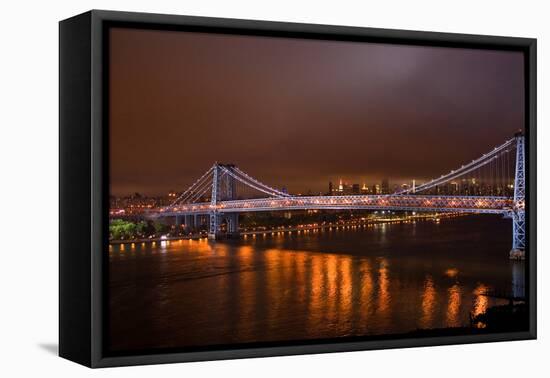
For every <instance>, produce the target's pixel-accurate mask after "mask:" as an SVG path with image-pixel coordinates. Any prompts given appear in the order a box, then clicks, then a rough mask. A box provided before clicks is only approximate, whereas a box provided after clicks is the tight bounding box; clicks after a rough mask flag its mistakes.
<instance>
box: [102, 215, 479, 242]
mask: <svg viewBox="0 0 550 378" xmlns="http://www.w3.org/2000/svg"><path fill="white" fill-rule="evenodd" d="M467 215H469V214H467V213H446V214H445V213H440V214H436V215H412V216H407V217H403V218H398V219H376V220H360V221H348V222H342V223H340V222H336V223H332V222H330V223H324V224H323V223H321V224H317V223H314V224H312V225H298V226H290V227H280V228H276V229H273V228H272V229H262V230H252V231H241V232H239V236H237V237H228V238H227V240H231V239H247V238H248V237H249V236H252V237H253V238H255V237H256V236H257V235H262V236H273V235H280V234H284V233H289V234H290V233H293V232H295V233H297V234H298V235H299V234H301V233H302V232H303V233H308V232H309V231H314V230H321V229H329V230H332V229H336V230H340V229H342V230H344V229H354V228H358V227H363V228H364V227H372V226H376V225H379V224H394V223H398V224H403V223H405V224H407V223H415V222H416V221H428V220H432V221H434V222H439V221H440V219H442V218H456V217H463V216H467ZM201 239H208V238H207V236H204V235H201V234H192V235H178V236H164V237H154V238H140V239H127V240H109V246H113V245H124V244H145V243H151V244H156V243H162V242H170V241H178V240H201Z"/></svg>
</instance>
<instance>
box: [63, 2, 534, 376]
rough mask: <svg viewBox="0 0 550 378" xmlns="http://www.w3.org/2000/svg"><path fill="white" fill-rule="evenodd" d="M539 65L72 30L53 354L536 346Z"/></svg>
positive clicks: (66, 53)
mask: <svg viewBox="0 0 550 378" xmlns="http://www.w3.org/2000/svg"><path fill="white" fill-rule="evenodd" d="M535 64H536V41H535V40H534V39H528V38H513V37H494V36H479V35H462V34H443V33H432V32H413V31H400V30H382V29H369V28H354V27H340V26H325V25H306V24H293V23H278V22H264V21H246V20H231V19H215V18H202V17H186V16H171V15H157V14H141V13H124V12H110V11H90V12H88V13H85V14H82V15H79V16H75V17H73V18H70V19H67V20H64V21H61V22H60V68H59V69H60V109H59V114H60V334H59V340H60V355H61V356H62V357H65V358H68V359H70V360H73V361H76V362H78V363H81V364H84V365H87V366H90V367H106V366H116V365H134V364H152V363H165V362H180V361H199V360H212V359H227V358H242V357H260V356H275V355H288V354H304V353H321V352H336V351H351V350H367V349H380V348H396V347H411V346H426V345H445V344H456V343H474V342H489V341H503V340H523V339H532V338H535V337H536V245H535V227H536V216H535V215H536V193H535V188H536V184H535V182H536V181H535V156H536V154H535V148H536V134H535V122H536V119H535V115H536V98H535V94H536V66H535ZM518 347H520V345H518Z"/></svg>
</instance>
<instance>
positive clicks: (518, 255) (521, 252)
mask: <svg viewBox="0 0 550 378" xmlns="http://www.w3.org/2000/svg"><path fill="white" fill-rule="evenodd" d="M525 223H526V222H525V136H524V135H523V134H522V133H518V134H516V175H515V180H514V208H513V210H512V232H513V242H512V250H511V251H510V258H511V259H520V260H523V259H524V258H525Z"/></svg>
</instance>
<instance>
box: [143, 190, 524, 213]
mask: <svg viewBox="0 0 550 378" xmlns="http://www.w3.org/2000/svg"><path fill="white" fill-rule="evenodd" d="M513 206H514V201H513V198H510V197H498V196H433V195H404V194H399V195H391V194H389V195H348V196H288V197H278V198H260V199H243V200H230V201H218V202H217V203H216V205H212V204H211V203H210V202H200V203H193V204H185V205H179V206H174V207H169V208H162V209H159V210H156V211H153V212H151V213H150V215H152V216H155V217H166V216H179V215H191V214H210V213H211V212H212V211H217V212H218V213H222V214H223V213H243V212H255V211H289V210H394V211H434V212H449V211H452V212H468V213H484V214H508V213H510V212H511V211H512V208H513Z"/></svg>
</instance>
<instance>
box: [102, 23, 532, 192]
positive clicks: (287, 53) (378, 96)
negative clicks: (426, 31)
mask: <svg viewBox="0 0 550 378" xmlns="http://www.w3.org/2000/svg"><path fill="white" fill-rule="evenodd" d="M110 70H111V75H110V77H111V81H110V88H111V91H110V116H109V123H110V132H111V135H110V141H111V150H110V154H111V158H110V163H111V166H110V169H111V172H110V174H111V177H110V182H111V193H112V194H114V195H124V194H128V193H134V192H140V193H144V194H147V195H158V194H162V193H166V192H168V191H169V190H176V191H181V190H185V188H187V187H188V186H189V185H190V184H191V183H192V182H193V181H194V180H196V178H198V177H199V176H200V174H202V172H204V170H205V169H207V168H208V167H209V166H211V165H212V164H213V163H214V162H215V161H220V162H224V163H235V164H237V165H238V166H240V167H242V168H243V169H245V170H246V171H247V172H249V173H250V174H251V175H252V176H255V177H260V178H261V179H262V181H264V182H265V183H267V184H269V185H272V186H277V187H282V186H284V187H286V188H287V189H288V190H289V192H293V193H304V192H307V191H308V190H311V191H312V192H313V193H316V192H325V191H326V190H327V187H326V185H327V182H328V181H337V180H338V179H339V178H340V177H343V178H345V179H346V180H348V181H350V182H354V183H355V182H358V183H360V184H362V182H363V181H366V182H367V183H369V182H380V181H381V180H382V179H384V178H387V179H388V180H389V181H391V182H405V181H410V180H412V179H413V178H415V179H417V180H419V181H426V180H428V179H430V178H433V177H438V176H439V175H441V174H443V173H446V172H447V169H448V167H454V166H460V165H461V164H463V163H466V162H469V161H471V160H472V159H475V158H477V157H479V155H481V154H482V153H484V152H485V151H486V150H488V149H490V148H492V147H494V146H496V145H498V144H500V143H501V142H502V141H503V140H506V139H510V138H511V137H512V136H513V134H514V132H515V131H517V130H518V129H521V128H523V127H524V125H523V122H524V108H523V104H524V98H523V97H524V95H523V90H521V89H522V88H523V84H524V82H523V57H522V55H521V54H520V53H517V52H506V51H490V50H468V49H451V48H441V47H418V46H401V45H381V44H366V43H354V42H340V41H339V42H336V41H311V40H299V39H285V38H267V37H247V36H229V35H213V34H201V33H182V32H168V31H144V30H126V29H117V28H114V29H113V30H112V31H111V52H110ZM454 146H461V147H460V149H457V148H454Z"/></svg>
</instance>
